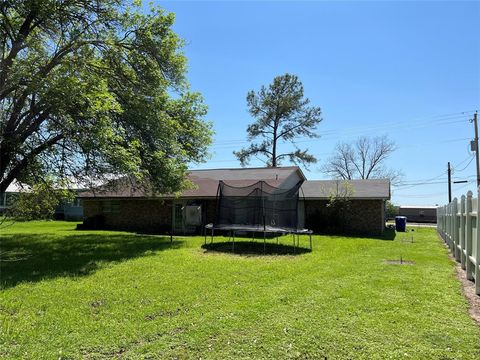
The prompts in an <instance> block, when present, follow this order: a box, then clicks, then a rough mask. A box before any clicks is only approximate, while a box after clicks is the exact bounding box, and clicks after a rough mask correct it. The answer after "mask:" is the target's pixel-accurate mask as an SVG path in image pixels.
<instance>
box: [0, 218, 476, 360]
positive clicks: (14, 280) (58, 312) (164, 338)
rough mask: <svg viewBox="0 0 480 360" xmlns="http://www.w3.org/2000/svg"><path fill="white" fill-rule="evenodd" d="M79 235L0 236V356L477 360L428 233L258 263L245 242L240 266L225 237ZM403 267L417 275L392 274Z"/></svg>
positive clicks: (445, 262)
mask: <svg viewBox="0 0 480 360" xmlns="http://www.w3.org/2000/svg"><path fill="white" fill-rule="evenodd" d="M74 227H75V224H72V223H67V222H30V223H17V224H15V225H13V226H11V227H8V228H6V229H3V230H1V231H2V234H1V247H2V250H1V251H0V254H1V259H2V262H1V281H0V282H1V285H2V289H1V293H0V357H3V358H8V359H13V358H22V359H54V358H56V359H107V358H125V359H142V358H145V359H147V358H180V359H189V358H195V359H198V358H202V359H230V358H270V359H281V358H301V359H306V358H309V359H322V358H328V359H479V358H480V328H479V327H478V326H477V325H476V324H475V323H474V322H473V320H471V319H470V318H469V316H468V314H467V303H466V301H465V300H464V298H463V296H462V295H461V292H460V284H459V282H458V281H457V280H456V278H455V274H454V270H453V263H452V261H451V260H449V258H448V257H447V250H446V249H445V248H444V247H443V245H442V244H441V242H440V240H439V239H438V238H437V236H436V234H435V230H434V229H428V228H419V229H417V230H416V231H415V232H414V242H413V243H411V242H407V241H404V237H405V235H403V234H397V236H396V237H395V238H394V240H382V239H374V238H352V237H350V238H348V237H331V236H315V237H314V250H313V252H309V251H306V250H304V251H296V252H295V253H293V249H292V248H291V247H290V244H291V239H290V238H281V239H280V243H281V244H282V246H278V247H277V246H276V243H275V241H274V240H269V241H270V243H271V245H270V246H269V247H268V249H267V255H263V244H262V245H261V246H256V245H255V244H251V243H250V242H249V241H244V242H239V243H236V249H237V252H238V251H241V252H242V253H241V254H238V253H231V246H230V244H228V243H221V241H226V240H228V239H224V238H222V239H220V238H217V239H215V242H214V244H213V245H208V246H206V247H205V246H204V247H202V245H203V238H202V237H186V238H176V239H175V240H174V242H173V244H170V242H169V239H168V238H164V237H161V236H146V235H137V234H132V233H125V232H110V231H76V230H74ZM390 235H391V234H390ZM390 238H393V236H392V237H390ZM409 240H410V238H409ZM300 245H302V246H303V247H308V242H307V240H306V239H305V240H303V242H301V244H300ZM400 257H402V259H403V260H406V261H410V262H413V264H410V265H395V262H390V263H389V262H388V260H400Z"/></svg>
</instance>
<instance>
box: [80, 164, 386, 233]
mask: <svg viewBox="0 0 480 360" xmlns="http://www.w3.org/2000/svg"><path fill="white" fill-rule="evenodd" d="M188 177H189V179H190V181H191V182H192V183H193V184H194V185H195V188H194V189H189V190H185V191H183V192H182V193H181V194H180V196H177V197H175V196H172V195H152V194H150V193H148V192H147V191H146V190H145V189H143V188H140V187H137V186H135V185H134V184H132V183H131V182H130V181H127V180H126V179H121V180H118V181H117V182H116V184H115V186H114V187H112V188H108V189H96V190H95V191H89V192H84V193H82V194H81V195H80V198H81V200H82V204H83V210H84V219H95V218H97V219H99V218H100V219H101V221H100V223H101V226H98V227H105V228H109V229H125V230H136V231H154V232H165V233H167V232H170V231H172V230H173V232H174V233H175V234H184V233H201V232H202V231H203V228H204V225H205V224H208V223H212V222H214V221H215V215H216V214H215V213H216V196H217V189H218V183H219V181H220V180H222V181H224V182H226V183H227V184H229V185H233V186H246V185H250V184H252V183H255V182H257V181H259V180H263V181H266V182H267V183H269V184H270V185H273V186H276V187H280V188H282V187H290V186H292V185H294V184H296V183H297V182H298V181H302V180H303V181H304V183H303V185H302V188H301V192H300V197H301V200H300V203H299V223H300V224H301V225H303V226H304V227H305V228H309V229H312V230H314V231H315V232H323V231H325V230H329V231H330V232H335V231H337V232H338V231H342V232H352V233H368V234H380V233H382V232H383V229H384V226H385V201H386V200H387V199H389V198H390V183H389V182H388V181H387V180H353V181H349V182H348V184H349V185H346V183H345V182H341V181H334V180H314V181H308V180H306V178H305V175H304V174H303V172H302V171H301V169H300V168H299V167H298V166H290V167H276V168H239V169H211V170H192V171H190V172H189V174H188ZM345 188H348V190H349V191H348V193H344V192H343V190H345ZM332 195H338V196H339V197H340V195H341V196H343V197H348V201H347V202H346V203H348V206H343V205H342V209H341V210H342V212H341V213H342V215H343V216H341V221H332V219H334V218H336V217H334V216H333V215H332V214H334V213H338V212H339V211H338V210H339V209H338V208H336V209H334V208H332V207H329V206H327V204H328V201H329V199H330V197H331V196H332ZM345 195H346V196H345ZM342 204H343V203H342ZM337 217H338V216H337ZM87 222H88V220H87ZM90 224H92V222H90ZM338 224H342V226H341V228H338ZM319 225H320V226H319Z"/></svg>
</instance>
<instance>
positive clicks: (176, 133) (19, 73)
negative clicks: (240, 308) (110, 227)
mask: <svg viewBox="0 0 480 360" xmlns="http://www.w3.org/2000/svg"><path fill="white" fill-rule="evenodd" d="M173 22H174V15H173V14H171V13H166V12H164V11H163V10H161V9H159V8H151V9H150V12H148V13H145V12H144V11H143V10H142V8H141V7H140V4H139V2H138V1H133V2H130V1H127V0H62V1H59V0H23V1H21V0H3V1H2V2H1V3H0V52H1V53H0V126H1V129H0V131H1V132H0V141H1V147H0V192H2V191H4V190H5V189H6V187H7V186H8V185H9V184H10V183H11V182H12V181H13V180H14V179H19V180H23V181H27V182H28V181H32V182H35V181H38V180H39V178H42V177H46V176H48V177H52V176H53V177H54V178H69V179H70V178H72V177H74V178H76V179H77V180H79V181H87V180H88V181H94V182H96V181H97V180H98V179H99V178H105V176H106V175H107V177H109V178H110V177H112V176H113V177H114V176H121V175H124V174H129V175H131V176H133V177H135V178H136V179H137V180H138V179H141V180H148V183H151V184H153V186H154V189H155V190H158V191H169V192H174V191H178V190H180V189H182V188H183V187H184V186H185V185H186V181H185V180H184V179H185V176H184V175H185V171H186V168H187V163H188V162H200V161H203V160H204V159H205V156H206V154H207V147H208V145H209V144H210V139H211V126H210V124H209V123H207V122H205V121H204V120H203V117H204V116H205V114H206V107H205V105H204V104H203V102H202V98H201V96H200V95H199V94H198V93H193V92H190V91H189V86H188V83H187V81H186V78H185V74H186V58H185V56H184V55H183V53H182V46H183V42H182V40H181V39H179V37H178V36H177V35H176V34H175V33H174V32H173V31H172V24H173ZM138 183H142V182H141V181H140V182H138Z"/></svg>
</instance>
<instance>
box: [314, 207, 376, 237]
mask: <svg viewBox="0 0 480 360" xmlns="http://www.w3.org/2000/svg"><path fill="white" fill-rule="evenodd" d="M327 203H328V201H327V200H307V201H305V227H306V228H307V229H312V230H313V231H314V232H331V233H339V232H345V233H355V234H370V235H378V234H382V233H383V231H384V229H385V203H384V201H383V200H352V201H350V202H349V203H348V206H347V207H346V208H345V209H344V210H342V211H337V212H336V211H335V210H334V209H332V208H331V207H328V206H327Z"/></svg>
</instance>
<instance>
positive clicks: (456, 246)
mask: <svg viewBox="0 0 480 360" xmlns="http://www.w3.org/2000/svg"><path fill="white" fill-rule="evenodd" d="M452 215H453V220H452V223H453V231H452V237H453V256H454V257H455V260H457V261H458V262H460V251H459V244H460V242H459V238H460V237H459V233H458V230H459V223H458V200H457V198H454V199H453V203H452Z"/></svg>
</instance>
